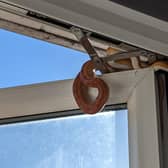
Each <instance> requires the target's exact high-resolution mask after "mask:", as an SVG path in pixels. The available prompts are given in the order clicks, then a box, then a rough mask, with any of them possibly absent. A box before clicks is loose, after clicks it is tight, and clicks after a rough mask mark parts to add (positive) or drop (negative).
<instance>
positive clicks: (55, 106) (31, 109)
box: [0, 68, 160, 168]
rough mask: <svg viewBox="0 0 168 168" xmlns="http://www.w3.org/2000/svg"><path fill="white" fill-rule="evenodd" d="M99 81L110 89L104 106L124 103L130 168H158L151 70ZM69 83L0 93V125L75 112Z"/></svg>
mask: <svg viewBox="0 0 168 168" xmlns="http://www.w3.org/2000/svg"><path fill="white" fill-rule="evenodd" d="M101 78H103V79H104V80H105V81H106V83H107V84H108V86H109V88H110V97H109V100H108V102H107V104H108V105H115V104H122V103H124V104H125V103H126V104H127V107H128V123H129V158H130V168H160V158H159V157H160V156H159V142H158V139H159V138H158V135H159V134H158V123H157V107H156V106H157V105H156V91H155V71H154V69H152V68H147V69H142V70H132V71H125V72H117V73H112V74H105V75H103V76H101ZM72 83H73V80H65V81H57V82H49V83H43V84H34V85H28V86H20V87H14V88H7V89H0V121H1V122H3V120H4V119H9V118H11V119H12V118H16V117H21V116H22V117H23V116H27V117H29V116H32V115H38V114H46V115H50V114H51V113H53V112H60V111H67V110H73V109H77V108H78V107H77V105H76V103H75V101H74V98H73V95H72ZM91 94H92V95H93V96H94V94H95V92H94V91H93V92H92V93H91ZM70 115H71V113H70Z"/></svg>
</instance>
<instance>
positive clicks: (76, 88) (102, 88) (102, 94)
mask: <svg viewBox="0 0 168 168" xmlns="http://www.w3.org/2000/svg"><path fill="white" fill-rule="evenodd" d="M94 69H95V67H94V63H93V61H88V62H86V63H85V64H84V65H83V67H82V70H81V72H80V73H79V74H78V75H77V77H76V79H75V80H74V83H73V95H74V98H75V100H76V103H77V104H78V106H79V108H80V109H81V110H82V111H83V112H85V113H87V114H95V113H97V112H99V111H100V110H101V109H102V108H103V107H104V105H105V103H106V101H107V100H108V97H109V88H108V86H107V84H106V83H105V82H104V81H103V80H102V79H100V78H98V77H96V76H95V74H94ZM89 87H91V88H97V89H98V96H97V97H96V99H95V101H91V100H89V99H88V97H87V96H86V92H87V91H88V88H89Z"/></svg>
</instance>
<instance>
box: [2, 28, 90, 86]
mask: <svg viewBox="0 0 168 168" xmlns="http://www.w3.org/2000/svg"><path fill="white" fill-rule="evenodd" d="M0 45H1V55H0V77H1V82H0V88H4V87H11V86H18V85H25V84H30V83H40V82H47V81H54V80H62V79H71V78H74V77H75V76H76V74H77V72H79V71H80V67H81V66H82V64H83V63H84V62H85V61H86V60H88V59H89V57H88V55H87V54H85V53H82V52H78V51H75V50H72V49H68V48H65V47H61V46H58V45H54V44H51V43H47V42H43V41H41V40H37V39H33V38H30V37H26V36H23V35H18V34H16V33H13V32H7V31H5V30H2V29H0Z"/></svg>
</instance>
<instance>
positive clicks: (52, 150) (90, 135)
mask: <svg viewBox="0 0 168 168" xmlns="http://www.w3.org/2000/svg"><path fill="white" fill-rule="evenodd" d="M67 113H68V112H67ZM0 135H1V139H0V149H1V150H0V165H1V167H3V168H11V167H18V168H22V167H24V168H29V167H31V168H57V167H58V168H74V167H77V168H91V167H96V168H102V167H104V168H111V167H114V168H123V167H124V168H128V167H129V163H128V120H127V110H117V111H111V110H106V112H103V113H99V114H97V115H91V116H90V115H75V116H72V117H61V118H56V119H46V120H39V121H32V122H25V123H16V124H10V125H1V126H0Z"/></svg>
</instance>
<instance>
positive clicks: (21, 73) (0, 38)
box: [0, 30, 128, 168]
mask: <svg viewBox="0 0 168 168" xmlns="http://www.w3.org/2000/svg"><path fill="white" fill-rule="evenodd" d="M0 44H1V55H0V77H1V82H0V88H6V87H12V86H19V85H27V84H32V83H40V82H47V81H55V80H63V79H70V78H74V77H75V76H76V74H77V73H78V72H79V71H80V68H81V66H82V64H83V63H84V62H85V61H86V60H88V59H89V57H88V55H87V54H84V53H81V52H77V51H74V50H71V49H67V48H64V47H61V46H57V45H53V44H50V43H46V42H43V41H40V40H36V39H32V38H29V37H26V36H22V35H18V34H15V33H12V32H7V31H4V30H0ZM127 127H128V126H127V111H126V110H122V111H120V112H117V113H115V112H112V111H111V112H108V113H101V114H97V115H94V116H87V115H84V116H77V117H68V118H62V119H50V120H45V121H38V122H27V123H21V124H11V125H2V126H0V136H1V138H0V167H1V168H93V167H95V168H102V167H103V168H111V167H113V168H123V167H124V168H128V128H127Z"/></svg>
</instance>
